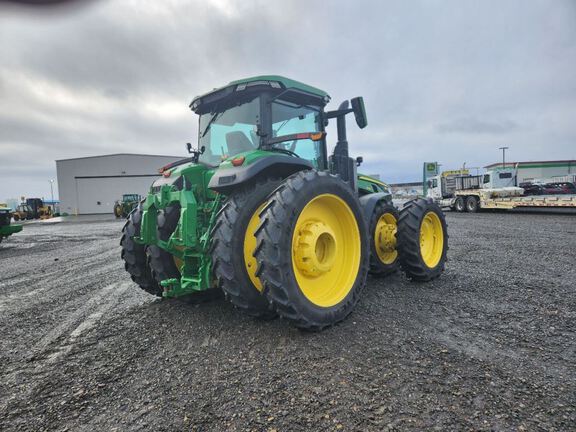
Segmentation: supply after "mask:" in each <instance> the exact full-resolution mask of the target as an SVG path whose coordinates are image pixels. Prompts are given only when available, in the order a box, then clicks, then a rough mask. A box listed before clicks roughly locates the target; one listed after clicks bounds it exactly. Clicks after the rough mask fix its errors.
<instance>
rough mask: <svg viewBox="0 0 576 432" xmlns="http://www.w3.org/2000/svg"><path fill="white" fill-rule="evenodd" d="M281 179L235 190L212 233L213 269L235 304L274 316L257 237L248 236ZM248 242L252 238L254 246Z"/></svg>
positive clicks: (257, 314)
mask: <svg viewBox="0 0 576 432" xmlns="http://www.w3.org/2000/svg"><path fill="white" fill-rule="evenodd" d="M280 183H281V181H280V180H263V181H261V182H258V183H255V184H252V185H249V186H247V187H244V188H242V189H240V190H237V191H235V192H233V193H232V194H231V195H230V197H229V198H228V200H227V201H226V203H225V204H224V206H223V207H222V209H221V210H220V213H219V214H218V219H217V222H216V225H215V229H214V231H213V235H212V239H213V240H212V242H213V243H212V262H213V263H214V266H213V271H214V274H215V275H216V278H217V279H218V286H219V287H220V288H222V290H223V291H224V293H225V296H226V298H227V299H228V300H229V301H230V302H231V303H232V304H233V305H234V306H236V307H237V308H238V309H241V310H242V311H244V312H245V313H247V314H248V315H250V316H253V317H256V318H263V319H271V318H274V317H276V312H274V311H273V310H271V309H270V304H269V302H268V299H267V298H266V297H265V296H264V295H263V294H262V289H263V288H262V284H261V282H260V280H259V279H258V278H257V277H256V268H257V262H256V260H255V259H254V257H253V253H254V248H255V247H256V239H255V238H253V240H251V239H250V238H249V237H248V236H249V235H253V234H254V231H255V230H256V228H257V227H258V225H259V224H260V219H259V217H258V213H260V210H261V209H262V207H263V206H264V203H265V201H266V198H267V197H268V195H270V193H271V192H272V191H273V190H274V189H276V188H277V187H278V185H280ZM247 230H250V231H252V232H251V233H248V232H247ZM246 242H252V243H250V244H252V246H249V243H246ZM248 249H250V250H248ZM247 254H249V256H247Z"/></svg>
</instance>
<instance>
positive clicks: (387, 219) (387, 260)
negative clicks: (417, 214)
mask: <svg viewBox="0 0 576 432" xmlns="http://www.w3.org/2000/svg"><path fill="white" fill-rule="evenodd" d="M396 222H397V221H396V218H395V217H394V215H393V214H392V213H384V214H383V215H382V216H380V219H378V222H377V223H376V229H375V230H374V246H375V249H376V254H377V255H378V258H379V259H380V261H382V263H383V264H388V265H389V264H392V263H394V261H396V258H398V251H396V230H397V226H396Z"/></svg>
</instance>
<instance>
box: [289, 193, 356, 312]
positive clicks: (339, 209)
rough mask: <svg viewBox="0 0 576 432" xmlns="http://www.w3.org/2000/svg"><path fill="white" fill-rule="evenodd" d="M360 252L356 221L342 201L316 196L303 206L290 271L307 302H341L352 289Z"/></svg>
mask: <svg viewBox="0 0 576 432" xmlns="http://www.w3.org/2000/svg"><path fill="white" fill-rule="evenodd" d="M361 253H362V248H361V239H360V230H359V228H358V222H357V221H356V218H355V216H354V213H353V212H352V210H351V209H350V207H349V206H348V204H346V202H345V201H344V200H342V198H340V197H338V196H336V195H332V194H323V195H318V196H317V197H315V198H314V199H313V200H312V201H310V202H309V203H308V204H307V205H306V207H304V209H303V210H302V212H301V213H300V216H298V220H297V221H296V226H295V228H294V234H293V236H292V268H293V270H294V276H295V277H296V281H297V283H298V286H299V288H300V291H301V292H302V294H304V296H305V297H306V298H307V299H308V300H309V301H310V302H311V303H313V304H315V305H317V306H320V307H330V306H334V305H336V304H338V303H339V302H341V301H342V300H343V299H344V298H345V297H346V296H347V295H348V293H349V292H350V290H351V289H352V287H353V286H354V282H355V281H356V277H357V275H358V271H359V268H360V255H361Z"/></svg>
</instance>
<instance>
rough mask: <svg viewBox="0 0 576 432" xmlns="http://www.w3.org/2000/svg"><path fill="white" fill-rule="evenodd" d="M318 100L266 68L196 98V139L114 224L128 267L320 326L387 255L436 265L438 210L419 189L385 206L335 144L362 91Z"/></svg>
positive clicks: (153, 282)
mask: <svg viewBox="0 0 576 432" xmlns="http://www.w3.org/2000/svg"><path fill="white" fill-rule="evenodd" d="M329 100H330V97H329V96H328V94H327V93H326V92H324V91H322V90H319V89H317V88H314V87H311V86H308V85H306V84H303V83H300V82H297V81H293V80H290V79H287V78H284V77H280V76H259V77H254V78H248V79H244V80H239V81H234V82H231V83H230V84H228V85H226V86H224V87H221V88H218V89H215V90H213V91H211V92H209V93H206V94H204V95H202V96H199V97H196V98H195V99H194V100H193V101H192V103H191V104H190V108H191V109H192V111H194V112H195V113H196V114H198V115H199V117H200V119H199V137H198V144H197V148H196V149H193V148H192V145H191V144H188V151H189V153H190V154H191V157H189V158H187V159H184V160H182V161H178V162H176V163H172V164H170V165H167V166H165V167H163V168H162V169H161V173H162V177H161V178H160V179H159V180H157V181H155V182H154V183H153V185H152V187H151V189H150V193H149V194H148V196H147V197H146V199H145V200H143V201H142V202H141V204H139V205H138V207H137V208H136V209H135V210H134V211H133V212H132V213H131V214H130V216H129V219H128V221H127V222H126V225H125V226H124V229H123V235H122V240H121V246H122V258H123V260H124V262H125V268H126V270H127V271H128V273H129V274H130V275H131V277H132V279H133V280H134V281H135V282H136V283H137V284H138V285H140V287H141V288H142V289H144V290H146V291H148V292H149V293H152V294H155V295H157V296H162V297H167V298H170V297H179V296H183V295H188V296H189V298H190V299H191V300H197V301H201V300H204V299H206V298H207V297H210V296H212V295H214V294H217V293H218V292H219V291H220V290H222V291H223V292H224V294H225V296H226V298H227V299H228V300H229V301H230V302H232V303H233V304H234V305H235V306H236V307H238V308H239V309H241V310H243V311H244V312H246V313H248V314H249V315H252V316H255V317H262V318H272V317H274V316H276V315H280V316H281V317H283V318H284V319H286V320H288V321H290V322H291V323H292V324H294V325H295V326H297V327H299V328H303V329H309V330H321V329H323V328H325V327H327V326H330V325H333V324H335V323H336V322H338V321H341V320H342V319H344V318H345V317H346V316H347V315H348V314H349V313H350V312H351V311H352V310H353V308H354V306H355V305H356V303H357V302H358V300H359V298H360V295H361V292H362V290H363V288H364V286H365V283H366V276H367V273H368V272H370V273H372V274H373V275H375V276H383V275H387V274H389V273H391V272H393V271H395V270H396V269H397V268H398V266H400V267H401V268H402V270H403V271H404V272H405V273H406V275H407V276H408V277H409V278H411V279H413V280H417V281H428V280H431V279H433V278H435V277H437V276H439V275H440V273H441V272H442V271H443V269H444V264H445V260H446V251H447V240H448V236H447V234H446V222H445V220H444V215H443V213H442V211H441V210H440V208H439V207H438V206H437V205H436V204H434V203H432V202H431V201H427V200H424V199H418V200H415V201H412V202H409V203H408V204H407V205H406V206H405V207H404V208H403V209H402V210H400V211H398V210H397V209H396V208H395V207H394V206H393V205H392V202H391V196H390V193H389V191H388V190H387V188H386V185H385V184H384V183H382V182H380V181H378V180H376V179H373V178H371V177H368V176H364V175H359V174H357V172H356V170H357V166H359V165H360V164H361V162H362V158H360V157H358V158H356V159H354V158H351V157H350V156H349V153H348V142H347V138H346V121H345V118H346V115H348V114H350V113H353V114H354V117H355V119H356V123H357V125H358V126H359V127H360V128H364V127H365V126H366V125H367V119H366V112H365V109H364V102H363V99H362V98H361V97H356V98H353V99H352V100H351V101H350V102H351V103H349V102H348V101H345V102H344V103H342V104H341V105H340V106H339V108H338V109H336V110H332V111H326V110H325V107H326V104H327V103H328V102H329ZM350 105H351V107H350ZM333 119H334V120H335V121H336V126H337V142H336V145H335V148H334V151H333V153H332V154H331V155H329V154H328V150H327V142H326V126H327V125H328V123H329V121H330V120H333Z"/></svg>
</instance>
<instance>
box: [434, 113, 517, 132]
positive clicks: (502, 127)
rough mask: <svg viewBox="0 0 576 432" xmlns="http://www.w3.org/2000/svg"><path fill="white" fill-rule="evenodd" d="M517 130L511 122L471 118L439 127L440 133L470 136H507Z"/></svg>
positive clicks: (457, 120)
mask: <svg viewBox="0 0 576 432" xmlns="http://www.w3.org/2000/svg"><path fill="white" fill-rule="evenodd" d="M517 128H518V125H517V124H516V123H514V122H513V121H511V120H493V121H487V120H481V119H477V118H471V117H463V118H458V119H455V120H453V121H451V122H448V123H442V124H440V125H438V127H437V129H438V131H440V132H445V133H470V134H506V133H510V132H512V131H514V130H515V129H517Z"/></svg>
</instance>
